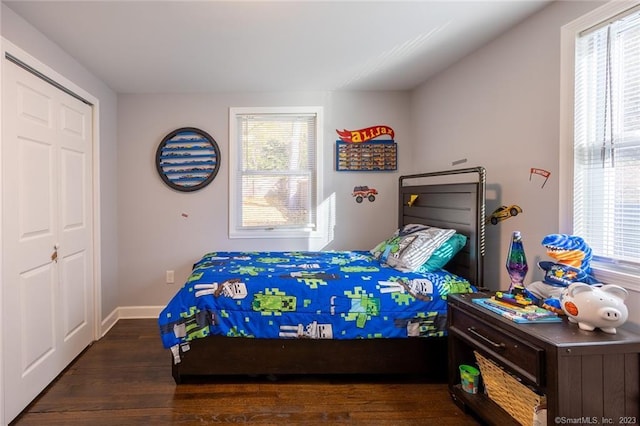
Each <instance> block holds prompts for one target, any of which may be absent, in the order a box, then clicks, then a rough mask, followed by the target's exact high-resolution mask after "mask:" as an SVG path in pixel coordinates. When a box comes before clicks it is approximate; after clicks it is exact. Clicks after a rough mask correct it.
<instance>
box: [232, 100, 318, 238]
mask: <svg viewBox="0 0 640 426" xmlns="http://www.w3.org/2000/svg"><path fill="white" fill-rule="evenodd" d="M321 123H322V109H321V108H316V107H309V108H301V107H298V108H231V110H230V125H229V127H230V132H229V133H230V168H231V172H230V176H229V193H230V200H231V203H230V212H229V216H230V221H229V235H230V237H232V238H233V237H236V238H244V237H250V238H256V237H265V238H268V237H308V236H314V235H315V232H316V231H317V227H318V226H317V216H318V215H317V204H318V194H319V193H320V192H319V190H320V178H319V173H318V170H320V168H319V164H318V162H319V158H320V157H321V156H320V146H321V138H320V136H319V132H320V129H322V124H321Z"/></svg>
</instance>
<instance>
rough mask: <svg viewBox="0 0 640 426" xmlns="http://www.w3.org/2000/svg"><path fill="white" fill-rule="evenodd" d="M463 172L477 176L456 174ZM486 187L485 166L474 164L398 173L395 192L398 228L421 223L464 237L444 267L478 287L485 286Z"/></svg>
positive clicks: (463, 173)
mask: <svg viewBox="0 0 640 426" xmlns="http://www.w3.org/2000/svg"><path fill="white" fill-rule="evenodd" d="M465 174H475V175H476V176H475V177H473V176H471V177H470V176H462V177H460V176H456V175H465ZM454 176H455V177H454ZM443 180H444V181H445V182H444V183H443V182H442V181H443ZM447 180H451V181H454V183H446V181H447ZM430 181H433V183H429V182H430ZM485 187H486V171H485V169H484V167H473V168H466V169H457V170H449V171H442V172H432V173H421V174H414V175H406V176H400V178H399V191H398V193H399V197H398V199H399V206H398V225H399V227H402V226H403V225H405V224H409V223H420V224H424V225H430V226H436V227H438V228H447V229H448V228H451V229H455V230H456V231H457V232H459V233H460V234H464V235H466V236H467V245H466V246H465V247H464V249H463V250H462V251H461V252H460V253H459V254H458V255H457V256H456V257H455V258H454V259H453V260H451V262H449V263H448V264H447V266H446V269H447V270H448V271H450V272H453V273H455V274H457V275H460V276H462V277H465V278H467V279H468V280H469V281H470V282H471V283H472V284H474V285H476V286H478V287H484V280H483V267H484V253H485ZM415 195H417V197H415V200H414V202H413V203H411V205H409V204H410V200H411V199H412V196H415Z"/></svg>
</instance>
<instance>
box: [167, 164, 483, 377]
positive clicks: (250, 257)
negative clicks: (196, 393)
mask: <svg viewBox="0 0 640 426" xmlns="http://www.w3.org/2000/svg"><path fill="white" fill-rule="evenodd" d="M449 181H452V182H449ZM484 199H485V170H484V168H482V167H475V168H466V169H457V170H451V171H443V172H432V173H421V174H413V175H406V176H400V178H399V181H398V231H396V233H395V234H394V235H392V236H391V237H390V238H389V239H388V240H387V241H385V242H382V243H381V244H380V245H378V247H376V250H371V251H325V252H303V251H302V252H294V251H292V252H224V251H223V252H211V253H207V254H205V255H204V256H203V257H202V258H201V259H200V260H198V261H197V262H196V263H195V264H194V266H193V270H192V273H191V275H190V277H189V279H188V280H187V283H185V286H184V287H183V288H182V289H181V290H180V291H179V292H178V293H177V294H176V295H175V296H174V297H173V298H172V300H171V301H170V302H169V303H168V304H167V306H166V307H165V309H164V310H163V311H162V313H161V314H160V316H159V320H158V322H159V326H160V334H161V338H162V341H163V344H164V346H165V347H166V348H169V349H170V350H171V363H172V374H173V377H174V379H175V381H176V382H177V383H180V382H182V381H183V380H185V379H188V378H193V377H202V376H220V375H269V376H277V375H288V374H420V375H427V376H429V377H430V378H432V379H434V380H444V379H445V375H446V368H445V366H446V365H447V344H446V334H447V333H446V296H447V294H450V293H458V292H469V291H475V289H477V288H478V287H482V286H483V281H482V277H483V256H484V227H485V225H484V223H485V220H484V217H485V207H484V205H485V204H484ZM416 230H418V231H419V232H414V231H416ZM440 231H442V232H440ZM444 231H446V232H444ZM434 232H435V233H434ZM416 235H419V236H420V237H416ZM460 236H463V239H462V240H460V239H457V241H458V242H459V241H463V242H464V244H462V245H460V246H459V247H458V248H457V249H459V251H457V249H456V251H457V253H456V254H455V256H454V257H453V258H450V257H447V258H446V259H444V258H443V259H440V260H442V262H445V261H446V262H447V263H446V264H445V265H444V266H442V265H441V264H433V265H431V266H430V267H426V266H428V264H427V263H425V262H424V258H423V257H424V256H425V253H427V254H426V257H427V258H428V259H429V260H430V261H431V260H432V259H437V258H438V253H441V252H442V250H443V249H444V248H445V247H447V248H449V249H450V247H449V246H448V244H451V242H452V241H454V239H455V238H454V237H460ZM398 237H402V241H409V242H413V243H415V242H416V241H417V240H418V239H419V238H424V241H421V243H420V245H419V247H421V250H422V251H424V253H419V255H418V254H416V257H415V259H414V258H413V257H412V256H413V254H415V253H414V252H412V253H413V254H412V256H408V255H407V256H405V259H404V261H406V262H405V263H402V264H400V263H398V262H399V261H398V257H397V256H396V257H394V255H393V254H391V255H390V251H392V252H393V251H398ZM425 241H427V244H425ZM445 241H446V244H445V243H443V242H445ZM392 243H393V244H392ZM401 244H404V243H401ZM407 244H408V243H407ZM414 246H416V245H415V244H414ZM391 247H393V250H392V249H391ZM424 247H426V248H424ZM438 249H439V250H438ZM400 251H402V250H400ZM406 253H408V251H405V254H406ZM394 259H395V260H394ZM449 259H450V260H449ZM392 260H393V262H396V263H393V262H392ZM411 262H414V263H415V262H418V263H419V264H421V265H422V266H421V267H420V268H418V269H417V270H416V268H415V267H414V266H412V265H409V266H407V265H408V264H411ZM436 263H437V262H436Z"/></svg>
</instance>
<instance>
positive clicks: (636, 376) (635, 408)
mask: <svg viewBox="0 0 640 426" xmlns="http://www.w3.org/2000/svg"><path fill="white" fill-rule="evenodd" d="M490 296H491V294H488V293H475V294H460V295H450V296H449V299H448V303H449V310H448V324H449V337H448V348H449V367H448V368H449V374H448V376H449V391H450V393H451V396H452V397H453V399H454V400H455V401H456V403H457V404H458V405H460V406H461V407H462V408H464V409H470V410H471V411H473V412H475V413H476V414H477V415H478V416H479V417H480V418H482V419H483V420H485V421H486V422H488V423H490V424H496V425H504V424H514V423H516V422H515V420H514V419H513V418H512V417H511V416H510V415H509V414H508V413H507V412H506V411H505V410H503V409H502V408H501V407H500V406H499V405H498V404H496V403H495V402H494V401H492V400H491V399H490V398H489V397H488V396H487V395H486V394H485V392H484V389H483V387H482V380H481V387H480V389H479V391H478V393H477V394H470V393H467V392H465V391H463V390H462V388H461V386H460V374H459V370H458V366H459V365H460V364H472V365H474V364H476V358H475V354H474V351H476V352H478V353H479V354H481V356H483V357H485V358H486V359H488V360H490V361H492V362H493V363H494V364H496V365H498V366H499V367H501V368H502V369H503V370H504V371H505V372H508V373H509V374H511V375H512V376H514V377H515V378H517V379H518V380H519V381H520V383H521V384H523V385H526V386H528V387H529V388H530V389H533V390H535V392H537V393H539V394H543V395H545V396H546V399H547V424H548V425H554V424H558V423H563V422H567V423H571V422H573V423H576V422H577V421H582V420H585V419H590V420H593V419H597V422H594V424H605V423H610V424H622V423H626V424H640V336H638V335H636V334H633V333H631V332H628V331H626V330H625V329H624V326H623V327H622V328H618V330H617V334H607V333H604V332H602V331H600V330H598V329H596V331H592V332H589V331H584V330H580V329H579V328H578V326H577V325H576V324H571V323H569V322H568V320H567V319H566V318H564V320H563V322H561V323H544V324H516V323H514V322H512V321H510V320H509V319H506V318H503V317H501V316H500V315H498V314H495V313H493V312H491V311H489V310H487V309H485V308H482V307H481V306H478V305H477V304H475V303H473V302H472V300H473V299H474V298H478V297H480V298H482V297H485V298H486V297H490ZM532 419H533V412H532ZM573 419H579V420H573ZM580 419H581V420H580ZM609 420H610V422H609Z"/></svg>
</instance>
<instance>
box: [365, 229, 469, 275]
mask: <svg viewBox="0 0 640 426" xmlns="http://www.w3.org/2000/svg"><path fill="white" fill-rule="evenodd" d="M455 232H456V231H455V230H453V229H441V228H436V227H433V226H426V225H420V224H409V225H405V226H404V227H402V228H400V229H398V230H397V231H396V232H394V234H393V235H392V236H391V238H388V239H386V240H384V241H383V242H381V243H380V244H378V245H377V246H376V247H375V248H374V249H373V250H371V254H372V255H373V256H374V257H375V258H376V259H378V260H379V261H380V263H383V264H386V265H388V266H391V267H392V268H395V269H397V270H399V271H402V272H413V271H416V270H417V269H418V268H419V267H420V266H422V265H423V264H424V263H425V262H426V260H427V259H428V258H429V257H430V256H431V255H432V254H433V252H435V251H436V250H437V249H438V247H440V246H441V245H442V244H444V242H445V241H447V240H448V239H449V238H451V236H452V235H453V234H455Z"/></svg>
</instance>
